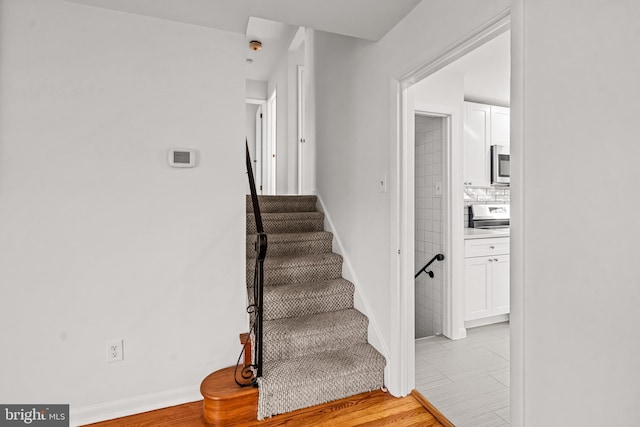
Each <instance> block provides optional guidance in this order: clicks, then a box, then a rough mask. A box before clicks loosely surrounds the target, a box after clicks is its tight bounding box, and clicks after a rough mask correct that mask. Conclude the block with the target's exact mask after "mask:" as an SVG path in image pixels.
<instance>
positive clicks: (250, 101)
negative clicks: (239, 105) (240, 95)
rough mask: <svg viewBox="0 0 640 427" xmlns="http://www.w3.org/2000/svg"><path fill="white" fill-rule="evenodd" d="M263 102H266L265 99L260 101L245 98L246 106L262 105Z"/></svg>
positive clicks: (258, 99)
mask: <svg viewBox="0 0 640 427" xmlns="http://www.w3.org/2000/svg"><path fill="white" fill-rule="evenodd" d="M265 102H267V100H266V99H260V98H247V99H246V103H247V104H253V105H262V104H264V103H265Z"/></svg>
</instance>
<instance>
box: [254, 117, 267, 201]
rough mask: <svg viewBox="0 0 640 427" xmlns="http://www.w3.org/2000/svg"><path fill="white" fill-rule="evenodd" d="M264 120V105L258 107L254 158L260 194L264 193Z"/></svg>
mask: <svg viewBox="0 0 640 427" xmlns="http://www.w3.org/2000/svg"><path fill="white" fill-rule="evenodd" d="M263 126H264V123H263V120H262V105H260V106H259V107H258V111H256V151H255V153H256V158H255V159H253V164H254V165H255V167H254V174H255V180H256V190H257V191H258V194H262V145H263V142H262V134H263Z"/></svg>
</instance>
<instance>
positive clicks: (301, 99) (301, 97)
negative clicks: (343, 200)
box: [298, 65, 307, 194]
mask: <svg viewBox="0 0 640 427" xmlns="http://www.w3.org/2000/svg"><path fill="white" fill-rule="evenodd" d="M304 76H305V74H304V66H303V65H298V194H302V192H303V189H304V186H303V185H304V182H303V179H304V175H303V173H304V146H305V143H306V142H307V140H306V139H305V128H304V117H305V108H304V103H305V94H304V87H305V85H304Z"/></svg>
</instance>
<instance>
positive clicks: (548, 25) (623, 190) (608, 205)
mask: <svg viewBox="0 0 640 427" xmlns="http://www.w3.org/2000/svg"><path fill="white" fill-rule="evenodd" d="M638 22H640V3H638V2H633V1H622V0H612V1H607V2H603V1H598V0H585V1H582V2H580V3H579V4H578V3H575V2H570V1H560V2H557V1H553V2H551V1H532V0H516V1H515V2H514V21H513V30H512V32H513V33H515V34H514V52H513V53H514V57H515V64H516V66H515V68H514V72H513V75H514V77H515V79H514V87H513V89H514V90H513V92H512V93H513V98H512V117H513V120H514V121H513V126H514V130H513V131H512V132H513V137H512V145H511V148H512V151H511V154H512V156H513V159H514V161H515V164H514V166H513V171H515V172H516V174H515V176H514V179H513V181H512V185H513V187H512V206H513V207H514V211H513V214H514V218H513V228H512V240H514V241H513V243H512V244H513V248H512V250H511V259H512V262H513V263H514V266H513V269H514V270H515V272H514V273H513V277H512V281H513V282H514V296H513V298H514V302H515V303H516V309H517V311H516V313H517V319H514V320H513V321H512V325H514V326H516V327H517V328H518V333H519V334H523V339H518V340H517V341H516V344H515V347H514V349H513V350H514V351H512V363H513V365H514V367H515V372H516V373H517V372H518V371H521V370H522V371H523V373H524V375H523V376H518V377H516V378H514V380H515V385H516V386H517V388H518V389H520V390H522V389H523V390H524V400H523V396H522V395H521V394H518V393H517V391H518V390H514V392H516V394H515V396H514V399H512V400H514V403H515V411H512V421H513V424H512V425H514V426H522V425H524V426H527V427H536V426H541V425H545V426H600V425H611V426H637V425H640V405H638V401H639V400H640V367H639V366H640V365H639V364H638V354H640V329H639V325H640V310H638V303H639V302H640V279H639V276H638V268H637V264H638V236H640V224H639V223H638V219H637V217H638V200H637V197H636V194H637V193H638V191H637V187H638V182H639V181H638V160H639V159H640V144H638V125H637V115H638V108H637V105H638V99H640V80H639V79H638V70H639V69H640V51H639V50H638V45H639V44H640V32H638ZM523 64H524V65H523ZM558 183H562V185H558ZM514 201H515V203H514ZM550 206H553V207H554V208H553V209H549V207H550ZM512 319H513V317H512ZM513 386H514V383H513V382H512V387H513ZM523 405H524V406H523ZM523 414H524V415H523ZM522 420H524V423H522V422H521V421H522Z"/></svg>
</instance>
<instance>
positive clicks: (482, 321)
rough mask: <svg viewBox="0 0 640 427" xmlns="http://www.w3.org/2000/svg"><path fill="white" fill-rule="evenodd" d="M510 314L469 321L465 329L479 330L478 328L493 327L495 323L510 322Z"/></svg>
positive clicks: (465, 323)
mask: <svg viewBox="0 0 640 427" xmlns="http://www.w3.org/2000/svg"><path fill="white" fill-rule="evenodd" d="M508 321H509V315H508V314H498V315H496V316H491V317H484V318H482V319H475V320H467V321H466V322H464V327H465V328H477V327H478V326H486V325H492V324H494V323H502V322H508Z"/></svg>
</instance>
